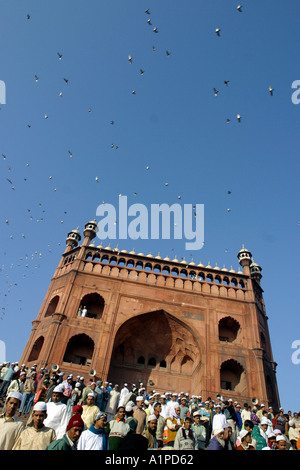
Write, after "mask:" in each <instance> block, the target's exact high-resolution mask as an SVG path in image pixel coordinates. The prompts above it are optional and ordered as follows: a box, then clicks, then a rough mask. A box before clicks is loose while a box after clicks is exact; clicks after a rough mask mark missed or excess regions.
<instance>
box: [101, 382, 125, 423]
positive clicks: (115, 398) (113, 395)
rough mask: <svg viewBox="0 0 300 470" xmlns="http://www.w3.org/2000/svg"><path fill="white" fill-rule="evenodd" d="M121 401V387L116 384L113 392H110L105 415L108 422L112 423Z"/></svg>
mask: <svg viewBox="0 0 300 470" xmlns="http://www.w3.org/2000/svg"><path fill="white" fill-rule="evenodd" d="M119 401H120V392H119V385H118V384H116V385H115V386H114V388H113V390H112V391H111V392H110V395H109V400H108V402H107V405H106V409H105V413H106V414H107V420H108V421H110V420H111V419H112V418H113V417H114V416H115V414H116V412H117V408H118V405H119ZM122 406H123V405H122Z"/></svg>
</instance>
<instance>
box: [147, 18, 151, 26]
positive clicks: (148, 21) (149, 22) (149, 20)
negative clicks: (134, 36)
mask: <svg viewBox="0 0 300 470" xmlns="http://www.w3.org/2000/svg"><path fill="white" fill-rule="evenodd" d="M147 23H148V24H149V25H150V26H152V23H151V19H150V18H148V20H147Z"/></svg>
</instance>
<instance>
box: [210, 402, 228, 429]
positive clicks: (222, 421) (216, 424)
mask: <svg viewBox="0 0 300 470" xmlns="http://www.w3.org/2000/svg"><path fill="white" fill-rule="evenodd" d="M215 412H216V413H215V415H214V417H213V420H212V432H213V434H215V433H214V430H215V429H219V428H223V429H225V426H226V423H227V421H226V417H225V415H224V414H223V413H222V408H221V405H220V404H217V405H216V407H215Z"/></svg>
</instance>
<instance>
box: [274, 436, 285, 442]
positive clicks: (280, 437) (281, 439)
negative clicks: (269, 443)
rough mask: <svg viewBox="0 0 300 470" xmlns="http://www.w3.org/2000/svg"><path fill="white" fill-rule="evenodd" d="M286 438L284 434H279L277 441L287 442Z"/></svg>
mask: <svg viewBox="0 0 300 470" xmlns="http://www.w3.org/2000/svg"><path fill="white" fill-rule="evenodd" d="M285 440H286V439H285V436H284V435H283V434H279V435H278V436H276V441H277V442H278V441H285Z"/></svg>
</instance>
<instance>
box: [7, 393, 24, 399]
mask: <svg viewBox="0 0 300 470" xmlns="http://www.w3.org/2000/svg"><path fill="white" fill-rule="evenodd" d="M22 397H23V395H22V393H20V392H11V393H10V394H9V395H8V399H9V398H16V399H17V400H20V401H22Z"/></svg>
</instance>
